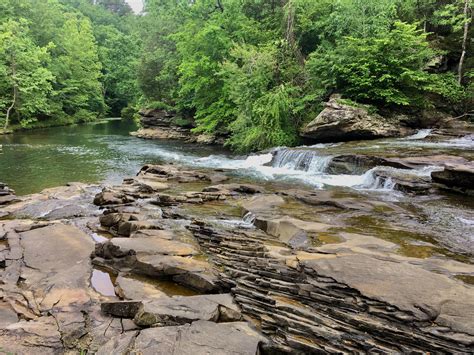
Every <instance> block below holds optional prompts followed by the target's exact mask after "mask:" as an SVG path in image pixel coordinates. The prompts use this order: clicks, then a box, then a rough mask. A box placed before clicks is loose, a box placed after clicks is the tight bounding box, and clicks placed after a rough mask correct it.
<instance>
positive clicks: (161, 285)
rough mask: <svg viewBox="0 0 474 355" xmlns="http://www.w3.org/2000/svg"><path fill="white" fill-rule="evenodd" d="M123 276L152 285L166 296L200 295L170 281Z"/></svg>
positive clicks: (131, 275)
mask: <svg viewBox="0 0 474 355" xmlns="http://www.w3.org/2000/svg"><path fill="white" fill-rule="evenodd" d="M124 276H125V277H127V278H130V279H133V280H137V281H141V282H145V283H147V284H149V285H152V286H153V287H155V288H156V289H158V290H160V291H161V292H164V293H165V294H166V295H167V296H196V295H199V294H200V293H199V292H197V291H195V290H193V289H190V288H187V287H184V286H182V285H179V284H177V283H176V282H173V281H172V280H167V279H161V278H154V277H150V276H145V275H137V274H129V275H124Z"/></svg>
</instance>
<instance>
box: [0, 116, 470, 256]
mask: <svg viewBox="0 0 474 355" xmlns="http://www.w3.org/2000/svg"><path fill="white" fill-rule="evenodd" d="M135 129H136V126H135V124H134V123H133V122H131V121H122V120H115V119H109V120H104V121H101V122H98V123H94V124H84V125H75V126H68V127H55V128H48V129H42V130H36V131H28V132H18V133H15V134H13V135H7V136H2V137H0V144H1V145H2V146H3V149H2V153H0V181H4V182H6V183H7V184H8V185H9V186H10V187H11V188H13V189H15V190H16V192H17V194H18V195H25V194H30V193H35V192H39V191H41V190H42V189H44V188H48V187H54V186H58V185H64V184H66V183H68V182H72V181H79V182H86V183H102V182H105V183H118V182H120V181H121V180H122V179H123V178H124V177H126V176H132V175H135V174H136V172H137V171H138V170H139V168H140V167H141V166H142V165H144V164H146V163H178V164H181V165H187V166H192V167H199V168H222V169H228V170H231V171H232V174H233V175H234V176H235V177H236V178H238V179H241V180H242V179H244V180H246V181H249V180H250V181H253V182H257V183H259V184H265V185H266V186H269V185H270V188H271V189H274V190H278V191H282V190H285V189H289V188H304V189H307V190H308V189H309V190H318V189H324V190H331V191H333V192H334V191H336V192H337V193H338V194H340V195H341V196H346V197H350V198H355V199H357V200H359V201H364V200H377V201H389V202H390V203H396V204H397V205H399V206H400V207H401V208H403V209H404V210H409V211H411V212H412V213H415V215H416V216H417V218H416V219H415V220H413V218H407V219H405V218H400V216H387V217H386V218H385V220H384V221H370V220H367V218H366V217H364V218H365V220H364V219H363V218H360V217H358V216H350V218H351V222H350V223H349V224H350V227H351V228H352V229H353V230H354V231H357V232H361V231H364V230H367V229H371V232H372V233H374V234H378V235H379V236H382V237H385V238H387V239H390V240H394V239H395V240H398V241H400V240H417V241H418V242H417V243H418V244H417V245H418V246H417V251H416V252H419V251H420V250H421V251H424V250H426V249H430V250H431V249H433V248H434V249H436V250H437V251H439V250H438V249H437V247H432V246H431V243H432V242H434V241H435V240H436V244H440V243H441V244H443V247H446V246H447V247H448V249H446V250H444V253H451V252H452V251H454V252H455V253H460V254H468V255H472V254H473V253H474V214H473V207H474V206H473V199H472V197H469V196H463V195H455V194H447V193H442V192H437V193H435V194H431V193H430V194H417V195H413V194H407V193H403V192H400V191H397V189H396V188H394V187H395V183H394V182H393V181H392V179H391V178H388V179H380V178H378V177H377V176H378V173H379V172H380V169H381V168H380V167H375V168H371V169H356V171H343V172H340V171H339V172H334V171H332V172H331V171H330V170H331V169H328V164H330V162H331V160H332V158H333V157H334V156H336V155H340V154H367V153H370V154H371V155H378V156H384V157H387V156H398V157H400V156H412V155H414V154H420V152H424V153H426V154H450V155H456V156H459V157H466V158H468V159H471V160H472V156H473V152H474V140H473V137H472V136H467V137H461V138H452V139H448V140H444V141H432V140H431V141H430V140H425V138H426V137H427V136H428V135H429V134H430V131H429V130H426V131H420V132H418V133H417V134H416V135H414V136H412V137H409V138H408V139H406V138H405V139H388V140H387V139H386V140H378V141H371V142H349V143H344V144H318V145H314V146H302V147H298V148H293V149H286V148H280V149H279V150H278V152H277V153H274V154H271V153H268V152H264V153H261V154H256V155H250V156H236V155H233V154H231V153H230V152H229V151H226V150H225V149H223V148H219V147H210V146H201V145H196V144H186V143H183V142H171V141H157V140H143V139H140V138H135V137H132V136H130V135H129V132H130V131H133V130H135ZM383 169H385V170H388V172H389V174H390V175H393V176H398V175H401V176H402V178H403V177H407V176H411V178H413V176H415V177H416V178H419V179H429V175H430V173H431V171H433V170H436V169H439V167H437V166H435V165H434V166H430V165H428V166H426V165H425V166H423V167H421V168H419V169H414V170H400V169H393V168H386V167H385V168H383ZM290 207H291V206H290ZM328 218H330V217H328ZM359 219H360V220H359ZM382 222H383V223H382ZM413 245H415V244H413Z"/></svg>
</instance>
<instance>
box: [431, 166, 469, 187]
mask: <svg viewBox="0 0 474 355" xmlns="http://www.w3.org/2000/svg"><path fill="white" fill-rule="evenodd" d="M431 178H432V179H433V181H434V182H436V183H439V184H441V185H442V186H443V187H445V188H448V189H451V190H454V191H457V192H468V193H470V194H474V163H472V162H469V163H465V164H450V165H446V166H445V167H444V170H442V171H434V172H432V173H431Z"/></svg>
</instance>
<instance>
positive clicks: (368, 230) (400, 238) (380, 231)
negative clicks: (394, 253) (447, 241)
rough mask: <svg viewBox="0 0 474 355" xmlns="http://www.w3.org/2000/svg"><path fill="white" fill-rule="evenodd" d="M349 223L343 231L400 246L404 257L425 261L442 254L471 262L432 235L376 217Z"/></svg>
mask: <svg viewBox="0 0 474 355" xmlns="http://www.w3.org/2000/svg"><path fill="white" fill-rule="evenodd" d="M347 222H348V223H349V224H350V225H351V226H350V227H346V228H342V229H341V231H345V232H349V233H357V234H364V235H370V236H373V237H377V238H380V239H383V240H387V241H389V242H392V243H395V244H398V245H399V246H400V249H399V250H398V253H399V254H401V255H403V256H407V257H413V258H421V259H425V258H429V257H431V256H433V255H435V254H441V255H444V256H446V257H448V258H450V259H453V260H456V261H460V262H468V263H469V262H470V258H469V257H468V256H466V255H461V254H457V253H454V252H452V251H450V250H449V249H447V248H444V247H443V246H441V245H439V243H438V242H437V241H436V239H434V237H433V236H431V235H428V234H425V233H419V232H412V231H407V230H403V229H400V228H398V227H391V226H390V224H389V223H387V222H385V221H383V220H380V219H378V218H377V217H374V216H367V215H364V216H353V217H351V218H349V219H348V220H347Z"/></svg>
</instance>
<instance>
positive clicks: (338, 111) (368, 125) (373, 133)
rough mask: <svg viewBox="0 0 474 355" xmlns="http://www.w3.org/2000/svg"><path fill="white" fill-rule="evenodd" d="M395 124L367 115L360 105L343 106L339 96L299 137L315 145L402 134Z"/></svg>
mask: <svg viewBox="0 0 474 355" xmlns="http://www.w3.org/2000/svg"><path fill="white" fill-rule="evenodd" d="M404 133H406V132H405V130H404V129H400V128H399V126H398V125H397V122H393V121H392V120H389V119H387V118H384V117H382V116H380V115H378V114H375V113H370V112H369V111H368V110H367V109H366V108H365V107H363V106H358V107H355V106H350V105H348V104H346V103H343V102H342V100H341V96H340V95H337V94H335V95H332V96H331V98H330V99H329V101H328V102H327V103H326V104H325V108H324V110H323V111H321V113H320V114H319V115H318V116H317V117H316V118H315V119H314V120H313V121H311V122H310V123H308V125H307V126H306V127H304V128H303V130H302V132H301V135H302V136H303V137H305V138H310V139H312V140H314V141H319V142H328V141H329V142H331V141H348V140H358V139H375V138H385V137H397V136H400V135H403V134H404Z"/></svg>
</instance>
